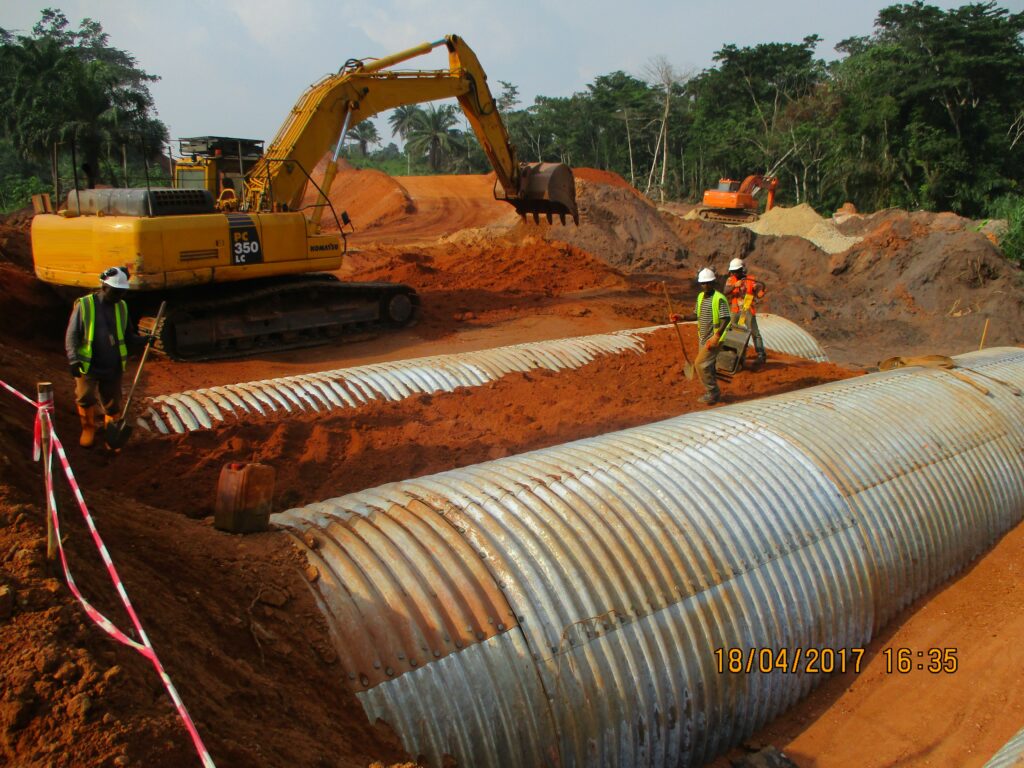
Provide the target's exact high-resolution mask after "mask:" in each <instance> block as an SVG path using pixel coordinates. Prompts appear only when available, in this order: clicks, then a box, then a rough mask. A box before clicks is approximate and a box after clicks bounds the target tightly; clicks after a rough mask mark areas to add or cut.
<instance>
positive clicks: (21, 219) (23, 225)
mask: <svg viewBox="0 0 1024 768" xmlns="http://www.w3.org/2000/svg"><path fill="white" fill-rule="evenodd" d="M35 215H36V212H35V210H33V208H32V206H31V205H27V206H25V207H24V208H19V209H18V210H16V211H11V212H10V213H7V214H0V225H2V226H5V227H14V228H15V229H21V230H24V231H26V232H27V231H28V230H29V229H30V228H31V227H32V217H33V216H35Z"/></svg>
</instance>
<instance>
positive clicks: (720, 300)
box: [697, 291, 732, 338]
mask: <svg viewBox="0 0 1024 768" xmlns="http://www.w3.org/2000/svg"><path fill="white" fill-rule="evenodd" d="M723 304H725V314H726V315H728V316H729V322H727V323H726V324H725V327H724V328H723V329H722V332H721V333H720V334H719V336H718V338H722V337H723V336H725V332H726V331H728V330H729V326H730V325H732V315H730V314H729V300H728V299H727V298H725V296H724V295H722V293H721V291H715V292H714V294H712V296H711V332H712V333H714V330H715V328H717V327H718V318H720V317H721V316H722V313H721V306H722V305H723ZM702 306H704V292H703V291H701V292H700V293H698V294H697V322H698V323H699V322H700V308H701V307H702Z"/></svg>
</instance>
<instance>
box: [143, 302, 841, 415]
mask: <svg viewBox="0 0 1024 768" xmlns="http://www.w3.org/2000/svg"><path fill="white" fill-rule="evenodd" d="M758 317H759V320H758V324H759V327H760V329H761V335H762V337H763V339H764V343H765V346H766V347H767V348H768V349H770V350H774V351H776V352H782V353H784V354H787V355H794V356H796V357H806V358H807V359H809V360H818V361H823V360H827V358H826V357H825V352H824V351H823V350H822V348H821V345H819V344H818V342H817V341H816V340H815V339H814V337H813V336H811V334H809V333H808V332H807V331H805V330H804V329H803V328H801V327H800V326H798V325H797V324H796V323H793V322H790V321H789V320H787V319H786V318H784V317H779V316H778V315H759V316H758ZM667 327H668V326H657V325H656V326H652V327H649V328H633V329H630V330H626V331H615V332H614V333H598V334H593V335H590V336H575V337H571V338H567V339H554V340H551V341H535V342H529V343H526V344H513V345H510V346H507V347H497V348H495V349H481V350H477V351H475V352H458V353H455V354H451V355H434V356H432V357H420V358H414V359H412V360H396V361H393V362H390V363H371V364H369V365H359V366H354V367H352V368H339V369H337V370H333V371H322V372H318V373H303V374H299V375H297V376H285V377H282V378H278V379H264V380H262V381H250V382H246V383H241V384H224V385H222V386H217V387H205V388H203V389H191V390H186V391H185V392H175V393H172V394H166V395H158V396H156V397H152V398H149V401H148V402H149V408H148V410H147V411H146V413H145V415H143V416H142V417H141V418H139V419H138V422H137V423H138V425H139V426H140V427H141V428H143V429H145V430H147V431H149V432H156V433H160V434H168V433H171V432H176V433H179V434H180V433H183V432H191V431H194V430H199V429H213V428H214V427H215V426H218V425H219V424H220V423H221V422H226V421H227V422H230V421H234V420H238V421H246V420H248V419H251V418H253V417H255V416H260V417H262V416H266V415H268V414H271V413H274V412H284V413H293V412H298V413H307V412H321V413H322V412H326V411H332V410H343V409H345V408H356V407H358V406H360V405H363V404H364V403H368V402H370V401H373V400H402V399H404V398H406V397H412V396H413V395H417V394H423V393H432V392H451V391H453V390H455V389H457V388H459V387H476V386H480V385H482V384H486V383H488V382H491V381H497V380H498V379H500V378H501V377H502V376H504V375H506V374H508V373H511V372H513V371H530V370H534V369H536V368H545V369H547V370H549V371H562V370H569V369H572V368H580V367H582V366H584V365H586V364H587V363H589V362H591V361H593V360H595V359H597V358H598V357H601V356H602V355H617V354H622V353H624V352H633V353H635V354H638V355H639V354H643V352H644V348H645V345H644V337H645V336H648V335H650V334H652V333H654V332H655V331H658V330H661V329H662V328H667Z"/></svg>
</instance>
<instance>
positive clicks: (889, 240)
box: [748, 211, 1024, 363]
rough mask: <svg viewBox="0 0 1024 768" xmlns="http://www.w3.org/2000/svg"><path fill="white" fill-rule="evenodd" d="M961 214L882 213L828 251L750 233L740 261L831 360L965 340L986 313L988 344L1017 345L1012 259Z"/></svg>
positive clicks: (942, 347) (1019, 288)
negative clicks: (842, 246)
mask: <svg viewBox="0 0 1024 768" xmlns="http://www.w3.org/2000/svg"><path fill="white" fill-rule="evenodd" d="M964 221H965V220H963V219H960V218H959V217H955V216H952V215H949V214H929V213H920V212H918V213H913V214H909V213H907V212H905V211H903V212H891V213H887V214H886V215H885V216H882V217H879V220H878V221H877V222H876V223H877V226H876V227H875V228H874V229H873V230H871V231H870V232H868V233H866V234H865V235H864V236H863V239H862V240H861V241H860V242H859V243H857V244H856V245H854V246H853V247H851V248H849V249H848V250H846V251H844V252H842V253H837V254H833V255H831V256H829V255H828V254H826V253H823V252H822V251H820V250H818V249H816V248H814V247H813V246H810V247H808V246H809V244H807V245H803V246H802V245H800V241H798V240H791V239H789V238H779V239H776V240H775V241H774V242H772V239H764V238H757V240H756V241H755V243H754V246H753V248H752V249H751V252H750V254H749V260H748V265H749V266H750V268H751V270H752V271H755V272H757V273H758V275H759V276H761V277H764V278H766V279H769V280H770V281H772V282H776V283H777V287H778V290H776V291H775V293H774V295H773V297H772V300H771V302H772V303H771V306H772V308H773V311H776V312H779V313H780V314H784V315H786V316H787V317H791V318H796V319H800V320H803V321H805V323H807V327H808V329H809V330H810V331H811V332H812V333H814V334H815V335H816V336H818V337H819V338H820V339H821V340H822V341H823V342H825V343H826V346H829V345H831V346H832V348H833V350H836V351H839V352H840V358H839V359H850V357H849V356H847V355H846V353H845V350H847V349H851V350H852V349H857V348H860V349H862V350H863V351H862V352H860V353H859V354H860V356H861V359H860V362H864V363H873V362H876V360H873V359H865V357H866V356H867V355H869V354H874V353H875V352H876V350H877V349H879V348H883V349H885V350H886V353H887V354H889V353H894V352H895V351H899V352H905V353H910V354H917V353H926V352H943V353H948V352H954V353H955V352H962V351H966V350H968V349H974V348H976V347H977V345H978V342H979V340H980V338H981V333H982V329H983V327H984V324H985V319H986V318H990V319H991V321H992V322H991V327H990V329H989V332H988V335H987V338H986V344H987V345H989V346H995V345H1000V344H1011V345H1012V344H1020V343H1021V342H1024V331H1022V323H1024V280H1022V275H1021V271H1020V268H1019V267H1017V266H1016V265H1014V264H1012V263H1011V262H1009V261H1007V260H1006V258H1005V257H1003V255H1002V254H1001V252H1000V251H999V250H998V248H997V247H996V246H995V245H993V244H992V242H991V241H990V240H989V239H988V238H987V237H986V236H985V235H984V234H982V233H980V232H976V231H974V230H973V228H970V229H967V228H964V224H963V222H964ZM804 242H806V241H804ZM872 344H874V347H873V346H872ZM830 354H832V352H831V351H830Z"/></svg>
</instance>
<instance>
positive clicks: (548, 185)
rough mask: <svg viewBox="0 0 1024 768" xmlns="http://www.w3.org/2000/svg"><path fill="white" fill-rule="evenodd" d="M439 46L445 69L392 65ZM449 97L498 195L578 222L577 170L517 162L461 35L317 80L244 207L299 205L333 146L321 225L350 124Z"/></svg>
mask: <svg viewBox="0 0 1024 768" xmlns="http://www.w3.org/2000/svg"><path fill="white" fill-rule="evenodd" d="M441 45H445V46H447V48H448V58H449V68H448V69H447V70H412V71H408V70H404V71H403V70H394V69H390V67H392V66H394V65H396V64H399V63H401V62H403V61H407V60H409V59H411V58H415V57H416V56H421V55H423V54H425V53H428V52H429V51H431V50H433V49H435V48H437V47H438V46H441ZM446 98H457V99H458V101H459V104H460V106H461V107H462V109H463V111H464V112H465V114H466V117H467V119H468V120H469V124H470V126H471V127H472V128H473V131H474V133H475V134H476V136H477V139H478V140H479V141H480V145H481V146H482V148H483V150H484V153H485V154H486V155H487V158H488V160H489V161H490V163H491V166H492V167H493V168H494V171H495V174H496V176H497V183H496V184H495V196H496V197H497V198H498V199H501V200H505V201H507V202H509V203H510V204H512V205H513V206H514V207H515V209H516V210H517V211H518V212H519V213H520V214H521V215H526V214H533V216H534V219H535V220H536V219H537V218H538V216H539V215H540V214H544V215H546V216H547V218H548V220H549V221H550V220H551V216H552V215H558V216H559V217H560V218H561V219H562V221H563V222H564V221H565V216H566V215H570V216H572V217H573V219H574V220H575V221H576V222H577V223H578V221H579V213H578V211H577V208H576V191H575V185H574V181H573V176H572V171H571V170H570V169H569V168H568V166H565V165H563V164H560V163H519V162H518V159H517V157H516V151H515V147H514V146H513V145H512V143H511V142H510V141H509V136H508V132H507V131H506V129H505V125H504V123H503V122H502V120H501V116H500V115H499V114H498V110H497V107H496V105H495V103H494V99H493V97H492V96H491V92H490V89H489V88H488V87H487V76H486V75H485V74H484V71H483V69H482V68H481V66H480V62H479V60H478V59H477V57H476V54H474V53H473V51H472V50H471V49H470V48H469V46H468V45H466V44H465V42H463V41H462V39H461V38H459V37H457V36H456V35H449V36H447V37H446V38H444V39H443V40H439V41H437V42H434V43H423V44H421V45H418V46H416V47H414V48H410V49H408V50H406V51H402V52H400V53H396V54H394V55H392V56H388V57H385V58H382V59H376V60H371V61H368V62H367V61H360V60H353V61H349V62H348V63H346V65H345V66H344V67H343V68H342V69H341V71H340V72H339V73H338V74H336V75H331V76H328V77H325V78H323V79H322V80H320V81H319V82H317V83H314V84H313V85H312V86H311V87H310V88H309V89H308V90H307V91H306V92H305V93H304V94H303V95H302V97H301V98H300V99H299V101H298V102H297V103H296V105H295V107H294V108H293V109H292V111H291V113H290V114H289V116H288V119H287V120H285V122H284V124H283V125H282V126H281V128H280V129H279V130H278V133H277V136H276V137H275V138H274V140H273V142H272V143H271V145H270V147H269V148H268V150H267V152H266V154H265V155H264V157H263V158H262V159H261V160H260V161H259V162H258V163H257V164H256V166H255V167H254V168H253V170H252V171H251V172H250V174H249V176H248V178H247V183H246V190H245V200H244V204H243V208H245V209H246V210H254V211H258V210H274V209H281V208H285V207H287V208H288V209H290V210H295V209H297V208H299V207H300V206H301V204H302V198H303V195H304V192H305V188H306V183H307V178H308V173H309V171H310V170H311V169H312V168H313V167H314V166H315V165H316V164H317V163H318V162H319V161H320V159H321V157H322V156H323V154H324V152H325V151H326V150H328V149H330V148H332V147H333V149H334V154H333V162H331V163H329V164H328V167H327V172H326V174H325V176H324V179H323V180H322V182H321V183H320V185H319V186H320V193H321V194H320V197H319V201H318V205H317V207H316V209H315V210H314V213H313V217H312V218H313V221H314V223H315V224H317V225H318V224H319V219H320V214H321V212H322V210H323V206H324V204H325V201H326V197H327V195H328V194H329V193H330V187H331V184H332V183H333V180H334V176H335V173H336V171H337V160H338V156H339V155H340V151H341V147H342V144H343V143H344V139H345V135H346V134H347V132H348V131H350V130H351V129H352V128H353V127H354V126H356V125H357V124H358V123H360V122H361V121H363V120H367V119H369V118H371V117H373V116H374V115H376V114H379V113H381V112H383V111H386V110H389V109H394V108H395V107H399V106H404V105H408V104H419V103H423V102H428V101H436V100H439V99H446Z"/></svg>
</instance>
